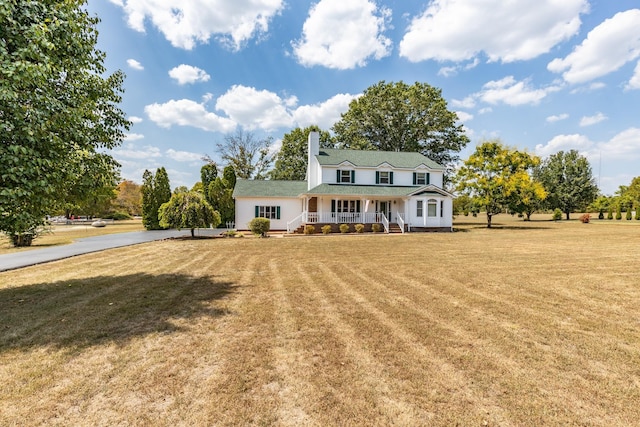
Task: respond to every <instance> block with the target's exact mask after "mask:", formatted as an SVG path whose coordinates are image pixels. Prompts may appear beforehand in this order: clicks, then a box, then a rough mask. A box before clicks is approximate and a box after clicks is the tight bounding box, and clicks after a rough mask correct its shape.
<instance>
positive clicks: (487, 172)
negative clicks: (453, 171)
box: [456, 140, 546, 227]
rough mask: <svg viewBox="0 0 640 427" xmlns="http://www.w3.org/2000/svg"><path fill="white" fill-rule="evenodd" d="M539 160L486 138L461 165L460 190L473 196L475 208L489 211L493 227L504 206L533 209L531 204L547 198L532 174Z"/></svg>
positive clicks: (522, 209) (472, 202)
mask: <svg viewBox="0 0 640 427" xmlns="http://www.w3.org/2000/svg"><path fill="white" fill-rule="evenodd" d="M538 162H539V159H538V158H537V157H535V156H532V155H530V154H528V153H526V152H520V151H517V150H514V149H510V148H508V147H505V146H504V145H502V143H501V142H500V141H498V140H494V141H485V142H483V143H482V144H480V145H479V146H478V147H476V151H475V152H474V153H473V154H472V155H471V156H469V159H467V160H466V161H465V162H464V164H463V166H462V167H460V168H459V169H458V174H457V176H456V184H457V190H458V191H460V192H461V193H462V194H464V195H466V196H467V197H469V199H470V201H471V203H470V205H471V206H472V207H473V209H474V211H473V212H476V211H479V210H480V208H483V209H484V210H485V211H486V213H487V227H491V220H492V217H493V215H497V214H499V213H501V212H503V211H504V209H506V208H508V207H511V208H512V210H514V211H516V212H517V211H518V209H521V212H530V210H529V209H530V206H534V207H535V206H537V204H538V202H539V201H540V200H543V199H544V197H545V196H546V193H545V191H544V188H543V187H542V184H540V183H539V182H536V181H534V180H533V179H532V178H531V175H530V171H531V169H532V168H533V167H535V166H536V165H537V164H538Z"/></svg>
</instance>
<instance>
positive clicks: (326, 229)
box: [322, 225, 331, 234]
mask: <svg viewBox="0 0 640 427" xmlns="http://www.w3.org/2000/svg"><path fill="white" fill-rule="evenodd" d="M329 233H331V226H330V225H323V226H322V234H329Z"/></svg>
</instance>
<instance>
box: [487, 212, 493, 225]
mask: <svg viewBox="0 0 640 427" xmlns="http://www.w3.org/2000/svg"><path fill="white" fill-rule="evenodd" d="M492 216H493V215H491V214H490V213H489V212H487V228H491V217H492Z"/></svg>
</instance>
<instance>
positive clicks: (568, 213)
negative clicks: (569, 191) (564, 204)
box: [565, 211, 571, 221]
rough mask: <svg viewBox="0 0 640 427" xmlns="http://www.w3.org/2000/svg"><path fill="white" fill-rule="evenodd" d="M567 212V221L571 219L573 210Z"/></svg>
mask: <svg viewBox="0 0 640 427" xmlns="http://www.w3.org/2000/svg"><path fill="white" fill-rule="evenodd" d="M565 214H566V215H567V221H569V220H570V219H571V218H569V215H570V214H571V212H569V211H566V212H565Z"/></svg>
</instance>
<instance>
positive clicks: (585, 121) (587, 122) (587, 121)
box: [580, 113, 608, 127]
mask: <svg viewBox="0 0 640 427" xmlns="http://www.w3.org/2000/svg"><path fill="white" fill-rule="evenodd" d="M607 119H608V117H607V116H605V115H604V114H602V113H597V114H596V115H595V116H584V117H583V118H581V119H580V126H582V127H584V126H591V125H595V124H596V123H600V122H602V121H604V120H607Z"/></svg>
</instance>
